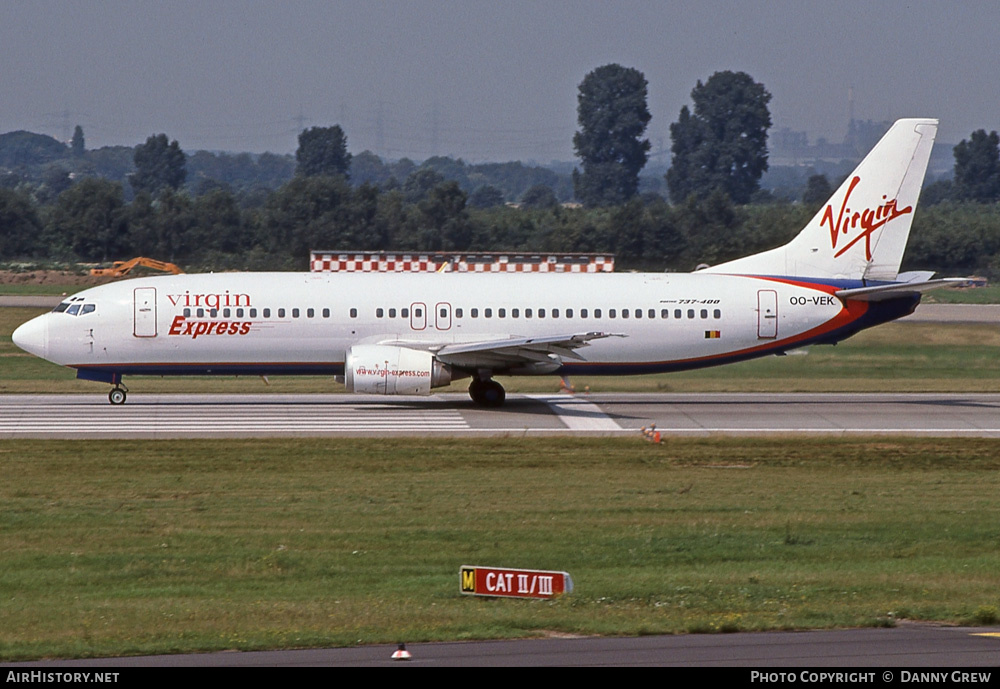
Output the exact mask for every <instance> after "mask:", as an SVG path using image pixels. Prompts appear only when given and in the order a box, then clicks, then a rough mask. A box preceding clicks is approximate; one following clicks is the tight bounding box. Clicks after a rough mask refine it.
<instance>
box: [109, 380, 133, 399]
mask: <svg viewBox="0 0 1000 689" xmlns="http://www.w3.org/2000/svg"><path fill="white" fill-rule="evenodd" d="M127 392H128V388H127V387H125V386H124V385H122V384H121V383H118V384H117V385H115V387H113V388H112V389H111V392H109V393H108V401H109V402H111V404H125V396H126V393H127Z"/></svg>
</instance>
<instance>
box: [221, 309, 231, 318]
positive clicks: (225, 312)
mask: <svg viewBox="0 0 1000 689" xmlns="http://www.w3.org/2000/svg"><path fill="white" fill-rule="evenodd" d="M229 314H230V311H229V309H222V317H223V318H229Z"/></svg>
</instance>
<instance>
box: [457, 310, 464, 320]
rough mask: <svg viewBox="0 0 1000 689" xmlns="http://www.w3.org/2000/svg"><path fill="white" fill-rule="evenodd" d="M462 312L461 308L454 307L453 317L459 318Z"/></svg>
mask: <svg viewBox="0 0 1000 689" xmlns="http://www.w3.org/2000/svg"><path fill="white" fill-rule="evenodd" d="M463 313H464V312H463V311H462V309H461V308H458V309H455V318H461V317H462V314H463Z"/></svg>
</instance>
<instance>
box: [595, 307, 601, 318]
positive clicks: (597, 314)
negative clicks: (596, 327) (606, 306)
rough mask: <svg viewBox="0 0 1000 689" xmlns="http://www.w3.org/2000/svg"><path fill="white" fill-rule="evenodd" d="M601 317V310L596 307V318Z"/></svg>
mask: <svg viewBox="0 0 1000 689" xmlns="http://www.w3.org/2000/svg"><path fill="white" fill-rule="evenodd" d="M600 317H601V310H600V309H594V318H600Z"/></svg>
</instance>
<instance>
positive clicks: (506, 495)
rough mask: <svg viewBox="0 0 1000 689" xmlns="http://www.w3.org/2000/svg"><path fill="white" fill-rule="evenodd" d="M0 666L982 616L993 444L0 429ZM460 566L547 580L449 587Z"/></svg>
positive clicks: (995, 541) (990, 595)
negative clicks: (518, 585) (18, 437)
mask: <svg viewBox="0 0 1000 689" xmlns="http://www.w3.org/2000/svg"><path fill="white" fill-rule="evenodd" d="M0 469H2V475H3V477H4V480H3V481H2V482H0V506H2V507H0V592H2V603H0V659H3V660H8V661H10V660H19V659H27V658H37V657H87V656H109V655H121V654H146V653H172V652H191V651H217V650H224V649H240V650H249V649H261V648H295V647H309V646H337V645H354V644H365V643H391V642H397V641H409V642H417V641H430V640H461V639H488V638H515V637H533V636H543V635H546V634H581V635H586V634H607V635H639V634H660V633H687V632H725V631H737V630H741V631H742V630H764V629H801V628H824V627H826V628H828V627H855V626H873V625H891V624H894V623H895V621H896V620H899V619H902V618H906V619H912V620H934V621H942V622H954V623H961V624H976V623H984V624H989V623H995V622H996V621H997V617H998V613H997V610H998V606H1000V594H998V588H997V585H996V582H997V578H996V573H997V572H998V571H1000V547H998V546H1000V498H998V497H997V496H998V495H1000V485H998V484H1000V472H998V471H997V470H998V469H1000V442H997V441H991V440H961V439H955V440H946V439H933V440H922V439H898V440H897V439H893V440H887V439H884V438H878V439H850V440H841V439H812V438H801V439H796V440H795V441H793V442H785V441H777V440H766V439H759V440H758V439H746V438H741V439H708V440H672V441H671V442H670V443H669V444H664V445H651V444H647V443H643V442H641V441H638V440H633V439H597V440H577V439H552V440H536V439H532V440H523V439H489V440H481V441H476V442H475V443H469V442H468V441H460V440H421V439H416V438H415V439H406V440H380V439H352V440H338V441H330V440H319V439H294V440H246V441H239V440H220V441H213V440H188V441H169V442H166V441H102V442H72V441H6V442H5V443H4V444H3V446H2V448H0ZM463 564H477V565H495V566H506V567H522V568H538V569H556V570H565V571H568V572H570V574H571V575H572V577H573V579H574V582H575V585H576V590H575V591H574V592H573V593H572V594H570V595H568V596H565V597H563V598H560V599H558V600H555V601H549V602H543V601H518V600H499V599H480V598H468V597H463V596H461V595H460V594H459V577H458V571H459V567H460V566H461V565H463Z"/></svg>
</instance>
